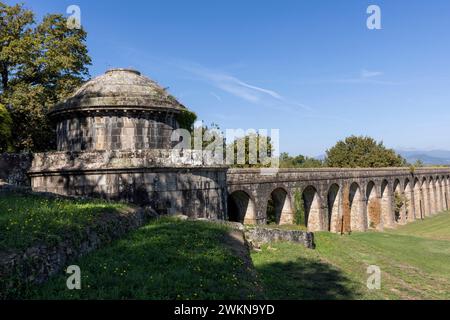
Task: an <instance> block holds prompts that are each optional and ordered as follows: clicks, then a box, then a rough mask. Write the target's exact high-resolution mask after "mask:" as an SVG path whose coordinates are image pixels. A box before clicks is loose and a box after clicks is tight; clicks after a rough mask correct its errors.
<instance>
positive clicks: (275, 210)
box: [266, 188, 294, 224]
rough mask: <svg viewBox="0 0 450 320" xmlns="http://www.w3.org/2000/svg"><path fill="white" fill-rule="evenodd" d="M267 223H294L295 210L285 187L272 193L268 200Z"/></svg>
mask: <svg viewBox="0 0 450 320" xmlns="http://www.w3.org/2000/svg"><path fill="white" fill-rule="evenodd" d="M266 213H267V220H266V221H267V223H268V224H270V223H275V224H292V223H293V218H294V215H293V212H292V207H291V202H290V199H289V196H288V194H287V192H286V190H284V189H283V188H277V189H275V190H273V191H272V193H271V194H270V197H269V200H268V202H267V211H266Z"/></svg>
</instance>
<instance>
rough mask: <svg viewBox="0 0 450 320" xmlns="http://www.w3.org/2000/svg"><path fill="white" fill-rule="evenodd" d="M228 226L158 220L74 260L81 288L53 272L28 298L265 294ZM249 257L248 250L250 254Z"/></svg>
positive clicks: (202, 296) (220, 296) (194, 297)
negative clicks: (46, 281)
mask: <svg viewBox="0 0 450 320" xmlns="http://www.w3.org/2000/svg"><path fill="white" fill-rule="evenodd" d="M235 241H237V240H236V239H234V238H233V237H231V236H230V230H229V229H228V228H227V227H226V226H222V225H217V224H212V223H207V222H200V221H179V220H175V219H169V218H165V219H160V220H154V221H152V222H151V223H150V224H148V225H146V226H145V227H142V228H140V229H138V230H137V231H135V232H132V233H130V234H129V235H128V236H126V237H125V238H123V239H121V240H118V241H115V242H114V243H113V244H112V245H110V246H107V247H105V248H103V249H100V250H97V251H96V252H93V253H91V254H89V255H87V256H86V257H84V258H81V259H79V260H78V261H74V263H75V264H77V265H79V266H80V268H81V275H82V280H81V285H82V289H81V290H73V291H71V290H68V289H67V288H66V279H67V275H66V274H64V273H61V275H59V276H56V277H54V278H53V279H51V280H50V281H49V282H48V283H47V284H45V285H44V286H42V287H39V288H37V290H36V291H35V292H34V294H32V295H31V296H30V297H29V298H44V299H232V298H233V299H252V298H262V297H263V296H262V293H261V289H260V287H259V284H258V280H257V278H256V273H255V272H254V270H253V269H252V267H251V263H250V264H249V263H246V261H245V259H242V255H241V254H240V253H239V252H238V251H239V248H242V246H241V245H240V244H238V243H235ZM247 258H248V255H247Z"/></svg>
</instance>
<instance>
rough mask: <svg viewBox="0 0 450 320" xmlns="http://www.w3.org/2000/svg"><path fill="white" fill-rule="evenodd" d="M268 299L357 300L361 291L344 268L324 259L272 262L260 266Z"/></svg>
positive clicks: (258, 270) (259, 269)
mask: <svg viewBox="0 0 450 320" xmlns="http://www.w3.org/2000/svg"><path fill="white" fill-rule="evenodd" d="M256 269H257V272H258V274H259V276H260V279H262V284H263V287H264V289H265V293H266V295H267V298H269V299H279V300H284V299H300V300H311V299H313V300H336V299H344V300H345V299H355V298H356V297H357V290H355V288H354V287H355V284H354V283H352V281H351V280H350V279H348V278H347V277H346V276H345V275H344V274H343V273H342V272H341V271H339V270H338V269H335V268H333V267H332V266H330V265H328V264H325V263H322V262H320V261H312V260H309V259H298V260H297V261H295V262H287V263H281V262H276V263H270V264H265V265H262V266H260V267H257V268H256Z"/></svg>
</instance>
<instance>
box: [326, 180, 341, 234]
mask: <svg viewBox="0 0 450 320" xmlns="http://www.w3.org/2000/svg"><path fill="white" fill-rule="evenodd" d="M327 201H328V202H327V204H328V231H331V232H340V231H341V229H342V221H341V220H342V212H341V211H342V197H341V192H340V188H339V185H338V184H336V183H334V184H332V185H331V186H330V188H329V189H328V194H327Z"/></svg>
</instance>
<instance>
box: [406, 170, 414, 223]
mask: <svg viewBox="0 0 450 320" xmlns="http://www.w3.org/2000/svg"><path fill="white" fill-rule="evenodd" d="M403 190H404V196H405V199H406V206H405V220H404V222H409V221H411V220H412V218H411V217H412V216H414V205H413V201H414V200H413V197H412V188H411V182H410V181H409V179H405V187H404V189H403Z"/></svg>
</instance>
